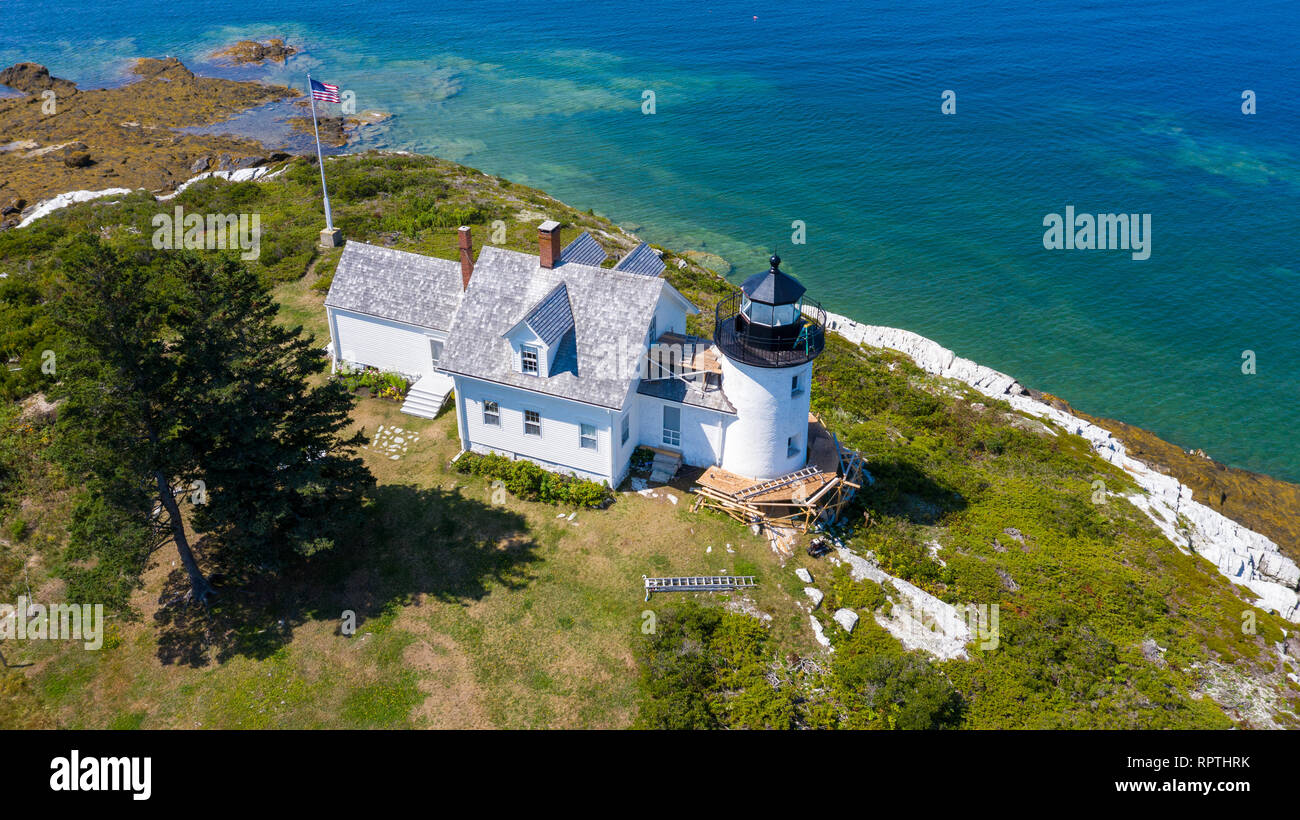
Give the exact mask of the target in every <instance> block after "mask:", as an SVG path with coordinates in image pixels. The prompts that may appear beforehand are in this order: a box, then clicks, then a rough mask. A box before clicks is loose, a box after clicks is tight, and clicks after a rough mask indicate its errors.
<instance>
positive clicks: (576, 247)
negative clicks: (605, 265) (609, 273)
mask: <svg viewBox="0 0 1300 820" xmlns="http://www.w3.org/2000/svg"><path fill="white" fill-rule="evenodd" d="M608 258H609V254H607V253H605V249H604V248H602V247H601V246H600V243H599V242H597V241H596V239H595V237H593V236H592V235H591V234H589V233H587V232H586V231H583V232H582V233H580V234H578V238H577V239H575V240H573V241H572V242H570V243H569V244H567V245H565V246H564V250H562V251H560V261H561V262H577V263H578V264H579V265H591V266H592V267H593V268H598V267H600V263H601V262H604V261H605V260H606V259H608Z"/></svg>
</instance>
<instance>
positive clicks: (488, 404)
mask: <svg viewBox="0 0 1300 820" xmlns="http://www.w3.org/2000/svg"><path fill="white" fill-rule="evenodd" d="M483 423H484V424H491V425H493V426H494V427H500V426H501V407H500V406H499V405H497V403H496V402H494V401H485V402H483Z"/></svg>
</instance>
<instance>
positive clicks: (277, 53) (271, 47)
mask: <svg viewBox="0 0 1300 820" xmlns="http://www.w3.org/2000/svg"><path fill="white" fill-rule="evenodd" d="M297 53H298V49H296V48H294V47H293V46H287V45H285V44H284V40H282V39H280V38H279V37H272V38H271V39H270V40H269V41H268V42H267V43H266V44H265V45H264V44H262V43H259V42H257V41H256V40H240V41H239V42H238V43H235V44H234V45H232V46H227V47H226V48H223V49H221V50H220V51H217V52H215V53H214V54H213V55H212V56H213V58H215V59H221V58H223V57H224V58H226V59H227V60H229V61H230V62H232V63H234V64H235V65H242V64H244V63H261V62H265V61H267V60H270V61H271V62H275V63H280V64H281V65H283V64H284V62H285V61H286V60H287V59H288V58H289V57H290V56H292V55H294V54H297Z"/></svg>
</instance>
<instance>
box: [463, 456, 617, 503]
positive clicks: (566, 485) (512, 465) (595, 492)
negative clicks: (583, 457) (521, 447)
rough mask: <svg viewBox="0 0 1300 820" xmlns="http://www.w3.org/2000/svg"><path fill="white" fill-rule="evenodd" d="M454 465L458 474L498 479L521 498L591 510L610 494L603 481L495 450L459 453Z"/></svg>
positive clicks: (611, 497)
mask: <svg viewBox="0 0 1300 820" xmlns="http://www.w3.org/2000/svg"><path fill="white" fill-rule="evenodd" d="M454 467H455V470H456V472H458V473H468V474H470V475H477V476H483V477H484V478H494V479H498V480H500V481H501V482H503V483H504V484H505V488H506V489H507V490H509V491H510V492H511V493H512V494H513V495H516V496H518V497H519V498H522V499H524V500H525V501H542V502H545V503H547V504H565V505H569V506H573V507H588V508H592V509H595V508H599V507H603V506H605V505H606V504H607V503H609V501H610V500H612V499H613V497H614V496H613V494H612V493H611V492H610V491H609V487H608V486H606V485H605V484H604V483H600V484H597V483H596V482H595V481H588V480H587V479H584V478H577V477H575V476H568V475H560V474H558V473H552V472H550V471H549V470H544V469H542V468H541V467H538V466H537V465H536V464H534V463H533V462H531V461H526V460H522V459H521V460H519V461H515V460H514V459H509V458H506V457H505V456H502V455H498V454H496V453H488V454H487V455H481V454H479V453H463V454H462V455H461V457H460V458H458V459H457V460H456V464H455V465H454Z"/></svg>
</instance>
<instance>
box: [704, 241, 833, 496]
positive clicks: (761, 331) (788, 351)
mask: <svg viewBox="0 0 1300 820" xmlns="http://www.w3.org/2000/svg"><path fill="white" fill-rule="evenodd" d="M780 266H781V257H779V256H773V257H772V267H771V269H770V270H768V271H767V272H766V273H759V274H755V275H754V276H751V277H749V278H748V279H746V280H745V283H744V284H743V285H741V286H740V290H741V292H740V293H738V294H735V295H733V296H730V297H728V298H726V299H723V300H722V301H721V302H719V303H718V306H717V310H716V313H715V319H716V323H715V325H714V331H713V341H714V344H716V345H717V347H718V350H719V351H720V352H721V353H722V357H721V365H722V379H723V384H725V385H726V390H727V398H728V400H730V401H731V404H732V405H733V406H734V407H735V408H736V420H735V421H734V422H733V423H732V424H731V426H730V427H729V428H728V429H727V441H726V447H725V448H724V450H723V453H722V468H723V469H724V470H728V471H730V472H733V473H737V474H739V475H742V476H747V477H749V478H776V477H777V476H782V475H786V474H787V473H791V472H793V471H795V470H798V469H799V468H801V467H803V466H804V465H805V464H806V463H807V461H808V399H809V387H810V381H811V378H812V368H813V360H814V359H816V358H817V356H818V354H820V353H821V352H822V349H823V348H824V347H825V346H826V335H825V330H824V325H825V320H824V315H825V314H824V313H823V312H822V309H821V306H820V305H818V304H817V303H816V302H813V301H812V300H810V299H805V298H804V292H805V290H806V289H805V288H804V286H803V285H801V284H799V282H798V280H796V279H795V278H794V277H792V276H790V275H789V274H786V273H784V272H783V271H781V269H780ZM805 313H807V314H811V315H805Z"/></svg>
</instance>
